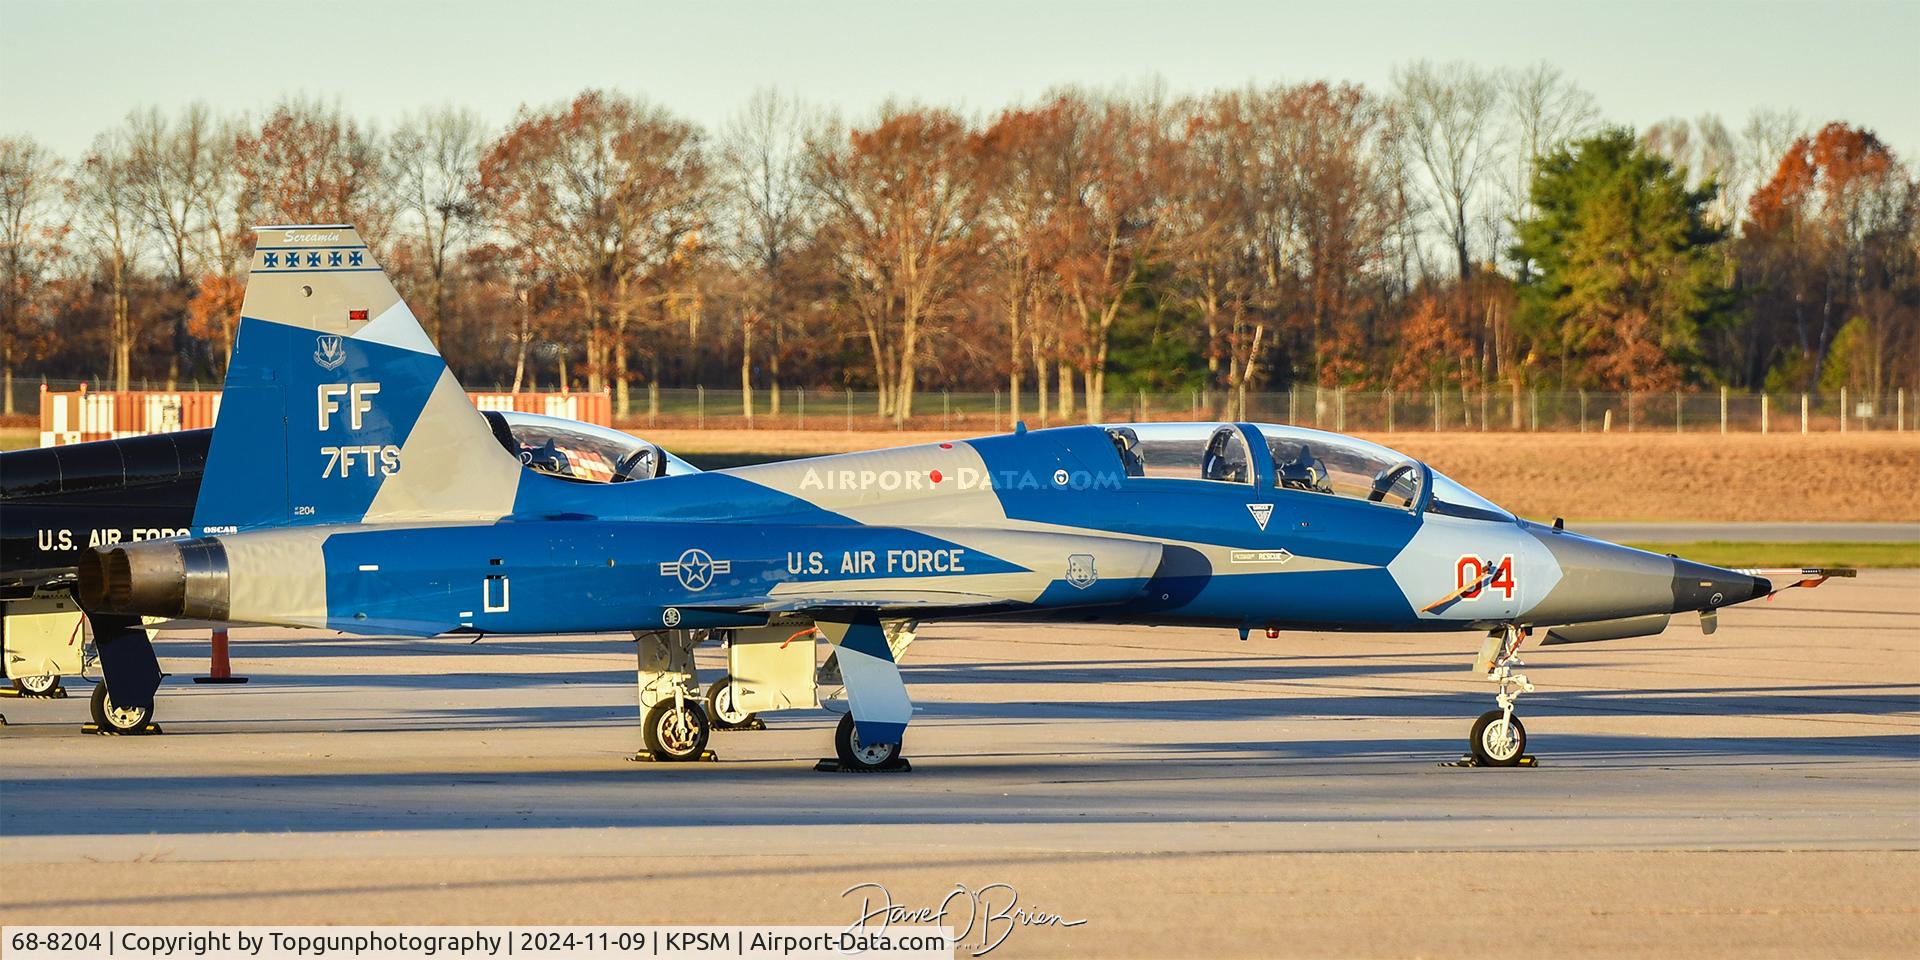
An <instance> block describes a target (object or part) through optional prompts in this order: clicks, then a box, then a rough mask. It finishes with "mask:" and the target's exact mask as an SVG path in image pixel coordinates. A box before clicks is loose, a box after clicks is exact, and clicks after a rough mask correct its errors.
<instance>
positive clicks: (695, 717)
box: [644, 700, 708, 760]
mask: <svg viewBox="0 0 1920 960" xmlns="http://www.w3.org/2000/svg"><path fill="white" fill-rule="evenodd" d="M644 728H645V731H644V736H645V738H646V741H647V752H648V753H651V754H653V758H654V759H655V760H698V759H700V753H701V751H704V750H705V749H707V730H708V727H707V712H706V711H705V710H702V709H700V705H699V704H698V703H695V702H693V701H691V700H686V701H683V702H682V703H681V705H680V708H679V709H675V707H674V702H673V701H672V700H662V701H660V702H659V703H656V704H654V705H653V709H651V710H648V711H647V719H646V722H645V724H644Z"/></svg>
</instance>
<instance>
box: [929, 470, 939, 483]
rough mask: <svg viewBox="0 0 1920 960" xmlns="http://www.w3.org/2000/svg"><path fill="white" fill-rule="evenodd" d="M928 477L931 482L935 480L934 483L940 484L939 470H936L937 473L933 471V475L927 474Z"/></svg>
mask: <svg viewBox="0 0 1920 960" xmlns="http://www.w3.org/2000/svg"><path fill="white" fill-rule="evenodd" d="M927 477H928V478H930V479H931V480H933V482H934V483H939V482H940V471H938V470H935V471H933V472H932V473H929V474H927Z"/></svg>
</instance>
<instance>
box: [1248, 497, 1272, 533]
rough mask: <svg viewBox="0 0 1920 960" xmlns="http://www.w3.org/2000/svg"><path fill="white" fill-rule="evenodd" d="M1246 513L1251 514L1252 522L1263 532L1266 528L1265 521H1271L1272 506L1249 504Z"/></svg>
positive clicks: (1268, 504)
mask: <svg viewBox="0 0 1920 960" xmlns="http://www.w3.org/2000/svg"><path fill="white" fill-rule="evenodd" d="M1247 512H1248V513H1251V514H1253V522H1254V523H1257V524H1259V525H1260V529H1262V530H1265V529H1266V528H1267V521H1268V520H1271V519H1273V504H1271V503H1249V504H1247Z"/></svg>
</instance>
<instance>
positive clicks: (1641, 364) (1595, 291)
mask: <svg viewBox="0 0 1920 960" xmlns="http://www.w3.org/2000/svg"><path fill="white" fill-rule="evenodd" d="M1718 192H1719V187H1718V185H1717V184H1715V183H1713V182H1712V181H1708V182H1706V183H1704V184H1702V185H1701V186H1700V187H1699V188H1698V189H1693V190H1689V189H1688V188H1687V184H1686V177H1685V175H1684V172H1683V171H1679V170H1676V169H1675V168H1674V167H1673V165H1672V164H1671V163H1670V162H1668V161H1667V160H1666V159H1665V158H1663V157H1661V156H1659V155H1658V154H1655V153H1652V152H1650V151H1647V150H1645V149H1643V148H1642V147H1641V145H1640V143H1639V141H1638V140H1637V139H1635V137H1634V135H1633V132H1632V131H1630V130H1625V129H1611V130H1607V131H1604V132H1602V133H1600V134H1597V135H1595V136H1593V137H1589V138H1587V139H1584V140H1579V141H1575V142H1573V143H1570V144H1568V145H1567V146H1566V147H1564V148H1562V149H1560V150H1558V151H1555V152H1554V153H1552V154H1550V155H1549V156H1547V157H1546V158H1545V159H1544V160H1543V161H1542V162H1541V164H1540V170H1539V173H1538V174H1537V175H1536V176H1535V177H1534V181H1533V206H1534V210H1535V212H1534V215H1533V216H1532V217H1530V218H1528V219H1526V220H1523V221H1520V222H1518V223H1516V224H1515V227H1516V228H1517V233H1518V236H1519V241H1518V242H1517V243H1516V244H1515V245H1514V247H1513V250H1512V253H1513V256H1514V257H1515V258H1516V259H1518V260H1519V261H1520V262H1521V263H1523V264H1525V265H1527V266H1528V267H1529V268H1530V269H1529V270H1527V271H1526V272H1525V273H1523V276H1525V277H1526V278H1527V279H1526V280H1525V281H1524V282H1523V283H1522V284H1521V285H1520V321H1521V323H1522V324H1524V325H1526V326H1527V327H1528V329H1529V330H1530V331H1531V332H1532V334H1533V338H1534V342H1535V343H1536V344H1539V345H1540V347H1542V348H1544V349H1542V350H1540V351H1539V352H1540V353H1541V354H1543V355H1540V356H1538V357H1537V360H1538V362H1540V363H1541V364H1542V365H1544V366H1545V367H1546V368H1547V369H1548V370H1549V371H1553V372H1554V373H1555V374H1557V377H1556V378H1557V379H1558V380H1559V381H1560V382H1561V384H1562V385H1563V386H1567V387H1590V388H1595V389H1603V390H1606V389H1614V390H1617V389H1637V390H1649V389H1669V388H1672V387H1674V386H1677V385H1679V384H1681V383H1683V382H1685V381H1688V380H1694V379H1697V378H1698V377H1697V374H1698V371H1699V367H1700V363H1699V354H1698V349H1697V346H1698V341H1699V334H1700V331H1701V329H1702V327H1703V326H1706V325H1709V324H1712V323H1716V322H1718V321H1719V320H1720V319H1721V318H1723V317H1725V316H1726V315H1727V313H1728V310H1729V306H1730V304H1729V297H1728V295H1727V293H1726V290H1725V288H1724V286H1723V284H1722V283H1721V280H1720V275H1719V273H1718V271H1717V270H1716V264H1715V261H1714V257H1713V247H1714V244H1716V243H1718V242H1719V240H1720V239H1721V236H1722V234H1721V231H1720V230H1719V229H1718V228H1716V227H1714V226H1713V225H1712V224H1711V223H1710V222H1709V220H1708V218H1707V216H1706V209H1707V207H1708V205H1709V204H1710V203H1712V202H1713V199H1714V197H1715V196H1716V195H1717V194H1718Z"/></svg>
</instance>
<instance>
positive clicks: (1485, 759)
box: [1447, 625, 1537, 767]
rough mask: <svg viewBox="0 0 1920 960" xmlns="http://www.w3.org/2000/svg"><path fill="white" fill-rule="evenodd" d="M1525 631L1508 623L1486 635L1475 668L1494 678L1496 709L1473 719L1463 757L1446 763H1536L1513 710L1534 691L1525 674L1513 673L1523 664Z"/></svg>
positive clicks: (1510, 765)
mask: <svg viewBox="0 0 1920 960" xmlns="http://www.w3.org/2000/svg"><path fill="white" fill-rule="evenodd" d="M1526 638H1527V631H1526V630H1525V629H1523V628H1520V627H1515V626H1512V625H1508V626H1506V627H1503V628H1501V630H1500V631H1499V632H1497V633H1495V634H1493V635H1491V636H1489V637H1488V638H1487V645H1486V648H1484V649H1483V650H1481V653H1480V659H1479V660H1478V661H1477V662H1476V663H1475V668H1476V669H1479V670H1482V671H1484V672H1485V673H1486V677H1487V679H1488V680H1491V681H1493V683H1494V685H1495V687H1496V688H1497V689H1498V691H1499V692H1498V693H1496V694H1495V695H1494V702H1495V703H1497V704H1499V707H1498V708H1497V709H1493V710H1488V711H1487V712H1486V713H1483V714H1481V715H1480V718H1479V719H1477V720H1475V721H1474V722H1473V730H1472V732H1471V733H1469V734H1468V735H1467V749H1468V753H1467V755H1466V756H1464V757H1461V758H1460V760H1459V761H1458V762H1457V763H1451V764H1447V766H1460V767H1531V766H1536V765H1537V762H1536V761H1535V760H1534V758H1533V757H1531V756H1528V755H1527V728H1526V725H1525V724H1523V723H1521V722H1520V718H1519V717H1518V716H1517V715H1515V713H1514V706H1515V705H1516V704H1517V703H1519V701H1520V695H1521V694H1523V693H1532V692H1533V683H1532V682H1531V681H1529V680H1528V679H1527V675H1526V674H1524V673H1518V672H1515V670H1514V669H1513V668H1514V667H1518V666H1523V664H1522V663H1521V662H1520V657H1519V653H1520V644H1521V642H1522V641H1524V640H1526Z"/></svg>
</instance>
